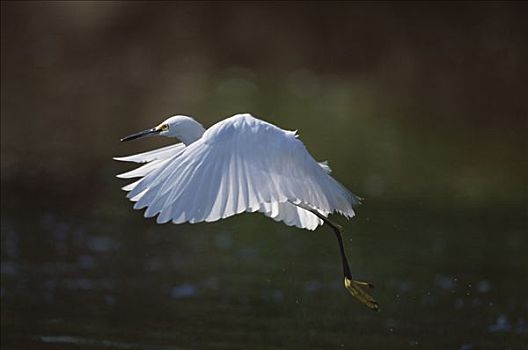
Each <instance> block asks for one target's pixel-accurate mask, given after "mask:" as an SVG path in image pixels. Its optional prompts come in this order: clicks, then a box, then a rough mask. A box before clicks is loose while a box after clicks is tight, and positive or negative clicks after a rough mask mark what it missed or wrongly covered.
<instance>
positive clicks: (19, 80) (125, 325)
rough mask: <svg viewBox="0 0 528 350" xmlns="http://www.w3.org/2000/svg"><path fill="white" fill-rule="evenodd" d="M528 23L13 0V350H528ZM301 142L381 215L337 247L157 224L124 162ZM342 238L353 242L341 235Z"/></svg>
mask: <svg viewBox="0 0 528 350" xmlns="http://www.w3.org/2000/svg"><path fill="white" fill-rule="evenodd" d="M527 15H528V6H526V4H524V3H515V2H512V3H508V2H464V3H455V2H433V3H414V2H412V3H411V2H409V3H407V2H403V3H391V2H372V3H370V2H358V3H355V2H335V3H334V2H324V3H323V2H320V3H319V2H288V3H279V2H254V3H253V2H250V3H240V2H148V3H147V2H127V3H123V2H44V1H39V2H2V4H1V190H2V191H1V209H2V220H1V229H2V275H1V276H2V287H1V302H2V348H6V349H7V348H27V347H31V348H38V347H41V348H62V347H71V346H77V347H86V348H100V347H102V348H133V349H135V348H142V349H150V348H152V349H183V348H212V349H218V348H225V349H238V348H241V349H242V348H263V349H271V348H273V349H281V348H284V349H292V348H310V347H312V348H351V349H379V348H409V347H416V348H453V349H458V348H460V349H465V350H469V349H483V348H490V349H497V348H504V349H517V348H522V347H523V346H526V344H527V340H528V317H527V316H526V315H527V314H528V297H527V295H528V283H527V280H526V276H527V273H528V258H527V257H526V256H525V254H526V253H525V252H526V249H527V248H528V247H527V243H528V238H527V237H526V235H527V230H528V206H527V202H528V172H527V171H528V161H527V160H528V157H527V151H528V145H527V137H526V135H527V130H528V125H527V123H528V118H527V112H528V106H527V102H526V91H527V89H526V87H527V85H526V83H527V79H526V77H527V75H526V62H527V55H526V54H527V44H526V43H527V34H528V31H527V29H528V28H527V24H526V23H527V21H526V18H527ZM240 112H250V113H252V114H254V115H255V116H257V117H259V118H262V119H265V120H267V121H270V122H272V123H274V124H276V125H278V126H280V127H283V128H285V129H291V130H295V129H298V130H299V134H300V136H301V139H302V140H303V141H304V143H305V144H306V146H307V147H308V149H309V150H310V151H311V153H312V154H313V155H314V157H315V158H316V159H319V160H325V159H327V160H329V162H330V165H331V166H332V168H333V170H334V173H333V174H334V176H335V177H336V178H337V179H338V180H339V181H341V182H342V183H343V184H345V185H346V186H347V187H348V188H350V189H351V190H352V191H353V192H355V193H356V194H358V195H360V196H362V197H365V202H364V205H362V206H361V207H360V208H358V216H357V218H354V219H353V220H352V221H350V222H345V220H342V221H341V223H342V224H344V225H345V230H346V231H347V232H346V235H347V239H346V245H347V247H346V248H347V250H348V251H349V254H350V260H351V263H352V269H353V272H356V273H357V274H358V276H360V277H362V278H365V279H368V280H371V281H372V282H374V283H375V284H376V285H377V286H378V288H377V289H376V290H374V294H375V295H376V297H377V299H378V301H379V302H380V304H381V307H382V312H381V313H379V314H373V313H371V312H369V310H367V309H365V308H364V307H363V306H362V305H360V304H359V303H357V302H355V301H354V300H352V299H351V298H350V297H349V296H347V295H346V294H345V293H346V292H345V291H344V289H343V288H342V287H341V277H340V271H339V261H338V256H337V247H335V242H334V238H333V237H332V236H331V235H330V233H329V232H328V231H327V229H326V228H321V229H319V230H318V231H317V232H315V233H312V232H304V231H301V230H297V229H293V228H288V227H286V226H284V225H282V224H278V223H275V222H273V221H272V220H269V219H266V218H262V217H261V216H258V215H241V216H237V217H235V218H231V219H228V220H224V221H222V222H218V223H214V224H201V225H187V224H186V225H178V226H175V225H162V226H159V225H156V224H155V223H154V221H153V220H145V219H143V218H142V215H141V213H139V212H133V211H132V209H131V205H130V203H128V202H127V201H126V200H125V199H124V194H123V192H121V191H120V190H119V188H120V187H121V186H123V185H124V184H125V183H123V182H122V181H121V180H118V179H116V178H115V177H114V175H115V174H116V173H119V172H122V171H124V170H125V169H128V168H129V166H127V165H125V164H119V163H116V162H114V161H112V160H111V158H112V157H113V156H116V155H126V154H131V153H134V152H138V151H143V150H148V149H152V148H155V147H158V146H161V145H165V144H167V143H169V142H171V141H170V140H167V139H160V140H157V139H148V140H142V141H137V142H133V143H129V144H120V143H119V138H120V137H122V136H125V135H127V134H129V133H131V132H135V131H138V130H142V129H145V128H147V127H151V126H154V125H157V124H158V123H159V122H160V121H161V120H163V119H165V118H166V117H168V116H170V115H173V114H186V115H192V116H194V117H195V118H196V119H197V120H199V121H200V122H202V124H203V125H204V126H206V127H208V126H210V125H212V124H214V123H215V122H217V121H219V120H221V119H224V118H225V117H228V116H230V115H233V114H235V113H240ZM336 220H340V219H337V218H336Z"/></svg>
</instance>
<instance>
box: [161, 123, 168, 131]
mask: <svg viewBox="0 0 528 350" xmlns="http://www.w3.org/2000/svg"><path fill="white" fill-rule="evenodd" d="M167 130H169V124H163V125H162V126H161V131H167Z"/></svg>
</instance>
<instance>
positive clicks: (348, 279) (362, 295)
mask: <svg viewBox="0 0 528 350" xmlns="http://www.w3.org/2000/svg"><path fill="white" fill-rule="evenodd" d="M298 207H299V208H302V209H305V210H308V211H310V212H311V213H313V214H314V215H315V216H317V217H318V218H319V219H321V220H323V222H325V223H326V224H327V225H328V226H330V227H331V228H332V230H333V231H334V233H335V235H336V238H337V243H338V244H339V252H340V254H341V262H342V264H343V274H344V277H345V288H346V289H347V290H348V291H349V292H350V294H352V295H353V296H354V297H356V298H357V299H358V300H359V301H361V302H362V303H363V304H365V305H367V306H368V307H369V308H371V309H373V310H376V311H379V306H378V303H377V302H376V301H375V300H374V298H372V297H371V296H370V295H369V294H367V293H366V292H365V291H364V290H363V289H362V288H361V286H364V287H369V288H373V285H372V284H370V283H368V282H364V281H354V280H353V279H352V273H351V272H350V266H349V265H348V259H347V257H346V254H345V248H344V246H343V238H342V237H341V226H339V225H338V224H336V223H333V222H332V221H330V219H328V218H326V217H325V216H324V215H322V214H321V213H319V212H318V211H317V210H315V209H310V208H305V207H304V206H298Z"/></svg>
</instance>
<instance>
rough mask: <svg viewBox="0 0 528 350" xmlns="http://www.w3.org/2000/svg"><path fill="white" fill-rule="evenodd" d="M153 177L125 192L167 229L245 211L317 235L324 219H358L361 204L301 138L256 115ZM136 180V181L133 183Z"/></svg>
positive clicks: (234, 122)
mask: <svg viewBox="0 0 528 350" xmlns="http://www.w3.org/2000/svg"><path fill="white" fill-rule="evenodd" d="M155 161H156V162H160V163H157V164H155V165H156V166H153V167H152V168H148V169H147V170H148V171H143V172H141V171H138V170H140V169H142V168H143V167H147V166H149V165H150V164H151V163H148V164H146V165H144V166H143V167H141V168H139V169H136V170H134V171H136V173H134V171H132V172H129V173H126V174H123V175H126V176H122V177H139V176H143V178H142V179H140V180H138V181H136V182H135V183H132V184H130V185H128V186H125V187H124V189H125V190H127V191H130V192H129V193H128V195H127V197H128V198H130V199H131V200H132V201H135V202H136V203H135V205H134V209H141V208H145V207H146V208H147V209H146V211H145V216H146V217H152V216H155V215H158V218H157V221H158V222H159V223H165V222H168V221H172V222H174V223H182V222H191V223H196V222H201V221H207V222H211V221H216V220H218V219H221V218H226V217H229V216H232V215H235V214H238V213H242V212H245V211H248V212H255V211H260V212H263V213H264V214H265V215H267V216H269V217H271V218H273V219H274V220H277V221H283V222H284V223H286V224H288V225H292V226H297V227H301V228H307V229H311V230H313V229H315V228H316V227H317V226H318V225H320V224H321V223H322V221H321V220H320V219H319V218H317V217H316V216H315V215H314V214H312V213H310V212H309V211H308V210H305V209H302V208H300V207H298V206H297V205H295V204H300V205H301V206H302V205H304V206H308V207H310V208H313V209H316V210H318V211H319V212H320V213H321V214H323V215H325V216H327V215H328V214H330V213H332V212H334V211H337V212H339V213H341V214H343V215H345V216H346V217H352V216H353V215H354V211H353V209H352V205H353V204H355V203H357V202H358V200H357V197H355V196H354V195H353V194H351V193H350V192H349V191H348V190H347V189H346V188H344V187H343V186H342V185H341V184H339V183H338V182H337V181H336V180H334V179H333V178H332V177H331V176H330V175H329V173H328V170H327V169H326V168H324V167H323V166H321V165H320V164H319V163H317V162H316V161H315V160H314V159H313V158H312V156H311V155H310V154H309V153H308V151H307V150H306V148H305V146H304V144H303V143H302V142H301V141H300V140H298V139H297V137H296V135H295V132H291V131H285V130H282V129H280V128H278V127H276V126H274V125H272V124H269V123H267V122H264V121H262V120H259V119H256V118H253V117H252V116H251V115H249V114H241V115H236V116H233V117H231V118H228V119H225V120H223V121H221V122H219V123H217V124H215V125H214V126H212V127H211V128H209V129H208V130H207V131H206V132H205V134H204V135H203V136H202V138H201V139H199V140H197V141H196V142H194V143H192V144H190V145H189V146H187V147H185V148H184V149H183V150H182V151H181V152H176V153H175V154H174V155H172V156H171V157H169V158H166V159H162V160H159V159H158V160H155ZM131 175H133V176H131Z"/></svg>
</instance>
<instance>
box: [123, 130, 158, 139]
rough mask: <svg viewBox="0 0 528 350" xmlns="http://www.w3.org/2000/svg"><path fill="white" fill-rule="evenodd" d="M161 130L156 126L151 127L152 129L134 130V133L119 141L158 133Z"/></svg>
mask: <svg viewBox="0 0 528 350" xmlns="http://www.w3.org/2000/svg"><path fill="white" fill-rule="evenodd" d="M160 131H161V130H159V129H157V128H152V129H147V130H143V131H140V132H136V133H135V134H132V135H128V136H126V137H123V138H122V139H121V142H125V141H130V140H135V139H139V138H141V137H145V136H153V135H155V134H158V133H159V132H160Z"/></svg>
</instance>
